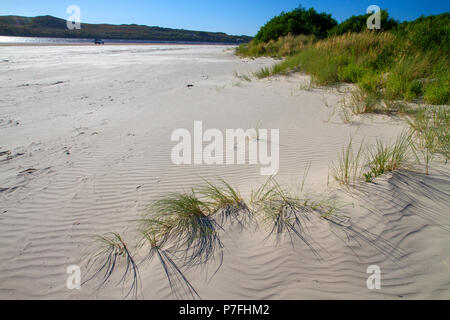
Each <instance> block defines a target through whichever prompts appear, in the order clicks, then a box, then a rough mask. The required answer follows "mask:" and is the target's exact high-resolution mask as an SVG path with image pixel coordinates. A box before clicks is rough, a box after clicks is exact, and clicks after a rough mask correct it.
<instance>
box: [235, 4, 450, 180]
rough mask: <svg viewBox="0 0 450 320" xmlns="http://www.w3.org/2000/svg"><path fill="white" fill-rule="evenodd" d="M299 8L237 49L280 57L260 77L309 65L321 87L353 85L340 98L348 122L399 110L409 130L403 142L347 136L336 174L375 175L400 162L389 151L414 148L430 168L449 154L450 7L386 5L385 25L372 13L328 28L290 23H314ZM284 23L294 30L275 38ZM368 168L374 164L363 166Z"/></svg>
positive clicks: (401, 153) (348, 176)
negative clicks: (398, 11) (356, 143)
mask: <svg viewBox="0 0 450 320" xmlns="http://www.w3.org/2000/svg"><path fill="white" fill-rule="evenodd" d="M299 11H300V12H303V15H299V14H298V13H297V15H289V14H286V13H282V14H281V15H280V16H278V17H275V18H273V19H272V20H271V21H269V22H268V23H267V24H266V25H265V26H264V27H262V28H261V30H260V32H259V33H258V35H257V37H255V39H254V40H253V41H251V42H250V43H247V44H242V45H241V46H239V47H238V48H237V49H236V54H237V55H239V56H241V57H252V58H253V57H261V56H267V57H273V58H277V59H282V61H280V62H279V63H277V64H275V65H274V66H272V67H269V68H263V69H261V70H259V71H257V72H256V73H255V74H254V75H255V76H256V77H257V78H260V79H261V78H267V77H270V76H274V75H289V74H292V73H295V72H305V73H307V74H309V75H311V82H312V84H313V85H316V86H330V85H339V84H342V83H350V84H354V90H353V91H352V92H350V93H349V95H348V96H347V97H345V98H344V99H343V100H342V113H343V119H344V122H347V123H349V122H351V118H352V117H353V116H354V115H361V114H367V113H375V114H387V115H400V116H402V117H404V118H405V119H406V120H407V121H408V123H409V125H410V132H409V133H408V134H405V135H402V136H401V137H400V138H399V140H398V141H397V143H398V144H394V145H389V146H388V145H385V144H384V143H383V142H382V141H378V142H377V145H376V146H375V147H368V148H365V149H368V150H369V151H368V150H364V151H363V150H361V149H359V150H353V144H352V141H350V143H349V145H348V146H347V147H346V148H344V150H343V151H342V153H341V154H340V155H339V159H340V160H339V161H338V163H336V164H334V165H333V166H332V171H333V172H334V173H333V176H334V178H335V179H336V180H337V181H339V182H340V183H342V184H345V185H349V184H353V183H355V182H356V181H359V179H360V178H361V177H363V176H365V180H366V181H372V180H373V179H374V178H376V177H378V176H380V175H381V174H383V173H385V172H389V171H391V170H390V169H396V167H397V164H396V162H395V161H394V160H395V159H392V157H394V158H395V157H397V156H398V157H400V158H403V156H405V157H406V154H408V158H409V157H410V155H411V153H410V152H409V151H412V153H414V154H415V155H416V157H415V158H417V157H420V158H421V160H423V162H424V163H425V165H426V172H427V174H428V171H429V164H430V162H431V161H432V160H433V159H434V158H435V156H436V155H437V154H439V155H440V156H443V157H444V158H445V160H448V158H449V150H450V146H449V141H450V136H449V125H450V123H449V108H448V104H449V101H450V71H449V63H450V54H449V52H450V13H444V14H440V15H436V16H428V17H420V18H419V19H417V20H415V21H412V22H403V23H399V22H398V21H395V20H394V19H392V18H390V17H389V14H388V12H387V11H386V10H382V11H381V28H382V29H381V30H373V31H372V30H368V29H367V25H366V21H367V18H368V17H369V15H361V16H352V17H351V18H349V19H347V20H345V21H343V22H342V23H340V24H336V25H334V26H331V25H327V26H328V27H327V30H326V33H325V34H324V32H320V33H318V32H313V29H312V28H310V29H308V30H306V31H305V30H300V29H299V28H297V29H295V30H294V29H292V28H291V29H292V30H291V29H289V28H290V27H289V26H290V25H292V24H293V22H292V19H294V18H296V17H297V20H298V21H297V22H298V23H305V24H306V25H309V23H310V20H308V19H310V18H309V17H310V16H308V15H306V18H305V12H308V11H307V10H305V9H302V8H300V9H296V10H294V12H299ZM322 16H326V15H324V14H322ZM287 17H289V19H288V18H287ZM328 17H329V16H328ZM322 26H324V24H322ZM279 29H285V30H291V31H292V32H290V33H288V34H286V33H284V34H282V35H281V36H280V37H278V38H276V37H272V36H270V35H267V33H272V34H273V35H278V34H279V32H278V31H277V30H279ZM274 30H275V31H276V32H275V31H274ZM321 30H322V31H323V29H321ZM266 39H270V40H268V41H266ZM411 102H412V104H411ZM433 105H437V106H433ZM407 150H408V151H407ZM369 156H371V157H372V158H373V159H372V160H371V161H372V162H371V165H369V164H368V163H367V161H366V160H368V159H367V157H369ZM397 160H402V159H397ZM401 163H403V161H401ZM399 167H403V165H399ZM365 169H369V171H368V172H363V170H365Z"/></svg>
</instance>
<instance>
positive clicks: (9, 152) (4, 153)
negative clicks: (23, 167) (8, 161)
mask: <svg viewBox="0 0 450 320" xmlns="http://www.w3.org/2000/svg"><path fill="white" fill-rule="evenodd" d="M10 154H11V151H9V150H8V151H1V152H0V157H2V156H6V155H8V156H9V155H10Z"/></svg>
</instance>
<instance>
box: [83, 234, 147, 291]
mask: <svg viewBox="0 0 450 320" xmlns="http://www.w3.org/2000/svg"><path fill="white" fill-rule="evenodd" d="M96 243H97V245H98V248H97V250H96V251H95V253H94V254H93V255H92V256H91V257H90V259H89V260H88V262H87V270H88V273H90V272H91V270H93V274H92V276H91V277H89V278H88V279H87V280H86V281H85V282H84V283H86V282H89V281H91V280H92V279H94V278H95V277H97V276H100V277H101V283H100V287H102V286H103V285H105V284H106V282H107V281H108V280H109V279H110V278H111V276H112V275H113V273H114V271H115V270H116V268H117V267H118V265H119V264H120V265H125V271H124V273H123V275H122V277H121V279H120V281H119V283H118V284H121V285H122V286H124V285H125V284H126V283H128V282H131V285H130V288H129V290H128V291H127V293H126V294H125V299H126V298H128V297H129V296H130V295H132V296H133V298H135V299H136V298H137V296H138V290H139V283H140V279H139V269H138V266H137V264H136V262H135V260H134V258H133V256H132V254H131V253H130V251H129V249H128V247H127V245H126V243H125V241H124V240H123V239H122V237H121V236H120V235H119V234H118V233H108V234H106V235H104V236H98V237H97V238H96Z"/></svg>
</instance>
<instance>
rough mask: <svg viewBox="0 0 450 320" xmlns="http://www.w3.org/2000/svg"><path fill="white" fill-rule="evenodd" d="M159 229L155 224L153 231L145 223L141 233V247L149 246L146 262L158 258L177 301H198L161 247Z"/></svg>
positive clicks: (178, 269) (149, 225)
mask: <svg viewBox="0 0 450 320" xmlns="http://www.w3.org/2000/svg"><path fill="white" fill-rule="evenodd" d="M155 223H156V222H155ZM159 227H160V226H159V225H158V224H157V223H156V230H154V229H153V228H152V225H151V223H150V222H149V221H146V228H145V229H146V230H143V231H142V236H143V239H142V240H143V241H142V242H141V247H142V246H143V245H145V244H146V243H147V244H149V245H150V246H149V247H150V248H149V251H148V253H147V256H146V261H150V260H152V259H153V258H154V257H157V258H158V260H159V262H160V264H161V266H162V268H163V270H164V273H165V275H166V277H167V280H168V282H169V287H170V289H171V291H172V294H173V295H174V296H175V297H177V298H179V299H185V298H186V297H189V298H192V299H199V298H200V296H199V294H198V293H197V291H196V290H195V288H194V287H193V286H192V285H191V283H190V282H189V280H188V279H187V278H186V277H185V276H184V274H183V272H182V271H181V269H180V268H179V267H178V266H177V265H176V263H175V262H174V260H173V258H172V256H171V254H170V253H169V252H168V251H167V250H164V249H163V248H162V247H161V245H162V242H160V241H161V238H160V229H159ZM180 291H181V292H182V293H181V294H180V293H179V292H180Z"/></svg>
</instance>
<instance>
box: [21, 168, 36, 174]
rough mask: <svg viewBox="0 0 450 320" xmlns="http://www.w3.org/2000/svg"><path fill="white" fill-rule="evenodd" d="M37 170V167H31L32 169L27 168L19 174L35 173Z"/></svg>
mask: <svg viewBox="0 0 450 320" xmlns="http://www.w3.org/2000/svg"><path fill="white" fill-rule="evenodd" d="M36 171H37V169H34V168H30V169H27V170H24V171H21V172H19V174H30V173H33V172H36Z"/></svg>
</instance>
